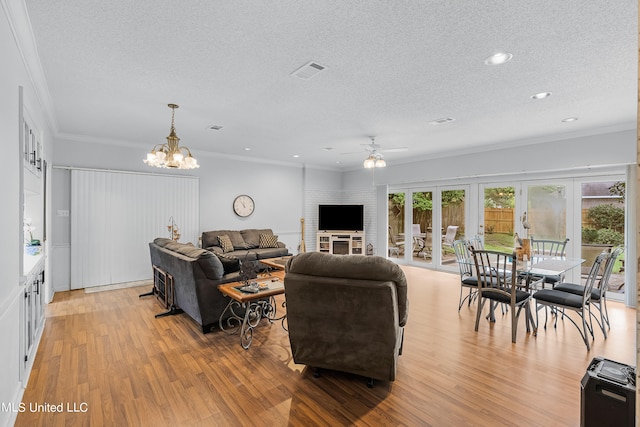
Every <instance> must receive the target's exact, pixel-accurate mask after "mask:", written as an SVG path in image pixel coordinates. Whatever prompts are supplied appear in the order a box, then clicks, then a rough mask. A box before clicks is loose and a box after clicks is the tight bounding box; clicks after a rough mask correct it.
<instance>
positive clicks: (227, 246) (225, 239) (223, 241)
mask: <svg viewBox="0 0 640 427" xmlns="http://www.w3.org/2000/svg"><path fill="white" fill-rule="evenodd" d="M218 243H220V247H221V248H222V252H224V253H226V252H233V243H231V239H230V238H229V236H227V235H226V234H225V235H224V236H218Z"/></svg>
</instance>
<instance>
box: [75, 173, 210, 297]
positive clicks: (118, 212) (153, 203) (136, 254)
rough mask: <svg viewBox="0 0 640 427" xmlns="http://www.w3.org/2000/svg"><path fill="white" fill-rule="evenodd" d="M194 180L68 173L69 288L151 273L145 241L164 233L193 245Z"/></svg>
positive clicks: (195, 229) (195, 222) (195, 235)
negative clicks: (172, 231)
mask: <svg viewBox="0 0 640 427" xmlns="http://www.w3.org/2000/svg"><path fill="white" fill-rule="evenodd" d="M198 185H199V181H198V178H194V177H182V176H169V175H153V174H140V173H128V172H113V171H96V170H77V169H74V170H72V171H71V289H80V288H86V287H91V286H101V285H107V284H113V283H124V282H132V281H137V280H145V279H150V278H151V277H152V270H151V261H150V258H149V242H151V241H152V240H153V239H154V238H156V237H169V231H168V230H167V226H168V225H170V218H171V217H173V220H174V221H175V224H176V225H177V226H178V228H179V231H180V234H181V237H180V242H193V243H194V244H196V245H197V241H198V227H199V194H198V191H199V190H198Z"/></svg>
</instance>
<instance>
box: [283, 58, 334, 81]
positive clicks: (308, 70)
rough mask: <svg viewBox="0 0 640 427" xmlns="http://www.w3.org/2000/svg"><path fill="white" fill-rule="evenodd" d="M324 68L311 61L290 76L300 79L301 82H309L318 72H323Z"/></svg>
mask: <svg viewBox="0 0 640 427" xmlns="http://www.w3.org/2000/svg"><path fill="white" fill-rule="evenodd" d="M325 68H327V67H325V66H324V65H320V64H318V63H317V62H313V61H311V62H309V63H307V64H304V65H303V66H302V67H300V68H298V69H297V70H295V71H294V72H293V73H291V75H292V76H296V77H298V78H301V79H303V80H309V79H310V78H311V77H313V76H315V75H316V74H318V73H319V72H320V71H324V69H325Z"/></svg>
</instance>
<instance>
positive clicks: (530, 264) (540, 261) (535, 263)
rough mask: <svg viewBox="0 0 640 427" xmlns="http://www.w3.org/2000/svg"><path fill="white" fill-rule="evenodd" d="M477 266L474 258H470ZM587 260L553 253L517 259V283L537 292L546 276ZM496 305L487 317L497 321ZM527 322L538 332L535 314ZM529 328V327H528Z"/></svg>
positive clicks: (527, 289)
mask: <svg viewBox="0 0 640 427" xmlns="http://www.w3.org/2000/svg"><path fill="white" fill-rule="evenodd" d="M469 261H470V262H471V263H472V264H473V265H474V268H475V264H474V261H473V259H471V260H469ZM584 262H585V260H584V259H583V258H572V257H566V256H553V255H533V256H532V257H531V258H527V259H526V260H516V272H517V274H518V280H516V284H517V286H518V287H520V288H522V289H524V290H526V291H527V292H531V293H533V292H535V291H537V290H540V289H543V288H544V286H545V281H544V276H557V275H561V274H564V273H566V272H567V271H570V270H571V269H573V268H576V267H578V266H580V265H582V263H584ZM496 305H497V304H495V305H492V306H491V308H490V310H489V314H488V315H487V319H489V320H490V321H493V322H495V313H494V311H495V306H496ZM526 321H527V324H529V323H531V324H532V325H533V329H534V334H535V333H536V332H537V324H536V322H535V321H534V319H533V315H532V314H531V312H530V314H529V317H528V318H527V319H526ZM527 329H528V328H527Z"/></svg>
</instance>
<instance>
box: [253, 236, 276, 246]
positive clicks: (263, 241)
mask: <svg viewBox="0 0 640 427" xmlns="http://www.w3.org/2000/svg"><path fill="white" fill-rule="evenodd" d="M258 247H259V248H277V247H278V236H276V235H275V234H261V235H260V244H259V245H258Z"/></svg>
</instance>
